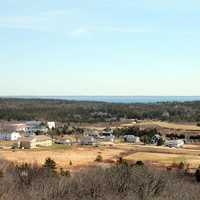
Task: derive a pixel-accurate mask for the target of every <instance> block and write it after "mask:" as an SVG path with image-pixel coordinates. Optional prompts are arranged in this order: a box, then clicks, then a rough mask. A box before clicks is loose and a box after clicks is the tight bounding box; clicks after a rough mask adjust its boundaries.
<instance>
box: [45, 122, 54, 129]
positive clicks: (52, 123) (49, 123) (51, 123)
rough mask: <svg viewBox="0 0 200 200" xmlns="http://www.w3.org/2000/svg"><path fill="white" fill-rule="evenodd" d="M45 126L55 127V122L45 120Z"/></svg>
mask: <svg viewBox="0 0 200 200" xmlns="http://www.w3.org/2000/svg"><path fill="white" fill-rule="evenodd" d="M47 126H48V128H49V129H53V128H56V123H55V122H47Z"/></svg>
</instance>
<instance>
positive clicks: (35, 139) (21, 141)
mask: <svg viewBox="0 0 200 200" xmlns="http://www.w3.org/2000/svg"><path fill="white" fill-rule="evenodd" d="M55 127H56V124H55V122H47V123H42V122H40V121H27V122H24V123H14V122H13V123H12V122H1V123H0V140H6V141H15V142H16V146H17V147H18V148H35V147H36V146H51V145H52V139H51V138H50V137H48V136H46V134H47V133H48V131H49V130H51V129H53V128H55Z"/></svg>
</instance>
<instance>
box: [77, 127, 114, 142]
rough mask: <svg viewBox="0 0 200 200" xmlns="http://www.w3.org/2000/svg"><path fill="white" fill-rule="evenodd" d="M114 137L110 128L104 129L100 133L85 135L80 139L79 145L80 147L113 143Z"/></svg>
mask: <svg viewBox="0 0 200 200" xmlns="http://www.w3.org/2000/svg"><path fill="white" fill-rule="evenodd" d="M114 140H115V136H114V135H113V130H112V129H110V128H107V129H104V130H103V131H102V132H100V133H98V132H95V131H93V132H90V133H86V134H85V135H83V136H82V137H81V138H80V144H82V145H93V144H96V143H97V142H114Z"/></svg>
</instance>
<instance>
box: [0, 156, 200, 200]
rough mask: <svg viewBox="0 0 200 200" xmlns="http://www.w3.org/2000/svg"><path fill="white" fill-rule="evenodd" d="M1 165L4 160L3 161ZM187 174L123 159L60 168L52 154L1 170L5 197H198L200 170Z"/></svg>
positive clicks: (34, 199) (55, 199) (97, 199)
mask: <svg viewBox="0 0 200 200" xmlns="http://www.w3.org/2000/svg"><path fill="white" fill-rule="evenodd" d="M1 166H2V163H1ZM195 176H196V178H195ZM195 176H194V175H191V174H186V172H185V171H184V169H183V168H182V167H181V168H180V169H179V170H178V171H174V172H173V171H169V170H168V171H167V170H159V169H156V168H151V167H147V166H145V165H143V162H142V161H138V162H137V163H135V164H131V165H130V164H128V163H127V162H126V161H124V160H122V159H121V160H119V162H118V163H116V164H115V165H113V166H111V167H110V168H100V167H99V168H92V169H84V170H82V171H80V172H76V173H75V174H73V176H71V175H70V173H69V171H65V170H63V169H61V170H60V171H57V169H56V163H55V162H54V161H53V160H51V159H50V158H49V159H47V160H46V162H45V163H44V165H43V166H38V165H36V164H35V165H29V164H22V165H17V166H15V165H14V164H10V165H9V166H8V167H7V168H6V169H4V170H1V173H0V199H2V200H11V199H15V200H27V199H29V200H63V199H65V200H79V199H80V200H110V199H116V200H122V199H123V200H132V199H134V200H187V199H192V200H198V199H199V193H200V187H199V183H198V182H199V181H200V179H199V177H200V170H197V171H196V174H195Z"/></svg>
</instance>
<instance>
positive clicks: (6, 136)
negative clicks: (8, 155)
mask: <svg viewBox="0 0 200 200" xmlns="http://www.w3.org/2000/svg"><path fill="white" fill-rule="evenodd" d="M19 138H21V135H20V133H18V132H12V133H0V140H11V141H15V140H18V139H19Z"/></svg>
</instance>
